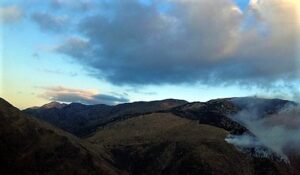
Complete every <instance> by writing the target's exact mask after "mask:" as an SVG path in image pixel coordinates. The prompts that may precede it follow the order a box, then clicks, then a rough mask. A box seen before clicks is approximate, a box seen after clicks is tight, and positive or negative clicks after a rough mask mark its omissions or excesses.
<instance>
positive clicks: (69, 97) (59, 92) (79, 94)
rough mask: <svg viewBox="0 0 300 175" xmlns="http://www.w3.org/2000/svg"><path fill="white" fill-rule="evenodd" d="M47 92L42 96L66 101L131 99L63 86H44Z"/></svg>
mask: <svg viewBox="0 0 300 175" xmlns="http://www.w3.org/2000/svg"><path fill="white" fill-rule="evenodd" d="M43 89H44V90H45V93H43V94H42V95H40V97H42V98H45V99H48V100H51V101H60V102H66V103H72V102H77V103H84V104H107V105H115V104H119V103H126V102H129V100H128V99H127V98H126V97H124V96H114V95H109V94H99V93H98V92H97V91H96V90H82V89H72V88H66V87H63V86H58V87H46V88H45V87H44V88H43Z"/></svg>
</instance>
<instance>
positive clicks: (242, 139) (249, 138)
mask: <svg viewBox="0 0 300 175" xmlns="http://www.w3.org/2000/svg"><path fill="white" fill-rule="evenodd" d="M225 141H226V142H228V143H230V144H233V145H234V146H235V147H236V148H237V149H238V150H240V151H242V152H244V153H247V154H249V155H251V156H253V157H259V158H268V159H272V160H275V161H280V162H286V163H289V159H288V157H287V156H285V155H281V154H278V153H276V152H274V151H272V150H271V149H270V148H268V147H266V146H265V145H264V144H263V143H262V142H261V141H260V140H259V139H258V138H257V137H255V136H254V135H250V134H249V133H246V134H243V135H231V134H230V135H228V136H227V137H226V138H225Z"/></svg>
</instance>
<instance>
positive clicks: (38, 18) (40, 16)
mask: <svg viewBox="0 0 300 175" xmlns="http://www.w3.org/2000/svg"><path fill="white" fill-rule="evenodd" d="M31 19H32V20H33V21H34V22H35V23H36V24H37V25H38V26H39V27H40V29H41V30H43V31H51V32H63V31H67V29H68V28H69V25H70V21H69V18H68V17H67V16H54V15H50V14H48V13H43V12H36V13H33V14H32V15H31Z"/></svg>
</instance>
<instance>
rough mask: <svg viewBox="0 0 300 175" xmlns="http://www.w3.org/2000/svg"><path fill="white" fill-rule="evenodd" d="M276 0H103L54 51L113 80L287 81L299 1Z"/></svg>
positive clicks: (292, 74) (292, 73)
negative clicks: (242, 3) (247, 3)
mask: <svg viewBox="0 0 300 175" xmlns="http://www.w3.org/2000/svg"><path fill="white" fill-rule="evenodd" d="M275 1H276V2H275ZM275 1H252V3H251V7H250V8H249V10H248V11H247V10H246V11H245V12H242V11H240V10H239V9H238V7H237V6H236V5H235V4H234V3H233V2H232V1H230V0H228V1H224V0H197V1H196V0H186V1H182V0H171V1H167V2H160V1H153V3H150V4H147V5H146V4H144V3H141V2H140V1H138V0H130V1H109V2H108V1H105V2H103V3H100V4H95V6H97V7H99V8H98V11H97V12H94V13H87V15H86V16H85V17H82V18H81V19H80V20H79V21H80V22H79V24H78V25H77V26H74V28H76V29H77V30H78V33H79V34H80V36H81V37H80V38H79V37H71V38H70V39H68V40H67V41H65V42H64V43H62V44H60V45H58V46H57V47H56V49H55V50H56V51H57V52H59V53H62V54H66V55H68V56H70V57H72V58H74V59H75V60H76V61H78V62H80V63H81V64H83V65H85V66H87V67H88V68H92V69H93V71H94V72H93V75H94V76H96V77H98V78H101V79H102V78H103V77H104V78H105V79H106V80H108V81H110V82H112V83H114V84H118V85H124V84H129V85H137V84H138V85H147V84H178V83H195V82H200V83H203V84H210V85H220V84H236V83H238V84H246V85H259V86H264V87H270V86H272V85H274V83H276V82H280V81H284V82H287V83H288V82H292V81H295V80H296V79H297V78H298V77H297V69H298V66H297V64H296V63H297V59H296V58H297V55H296V54H297V53H296V45H297V39H296V38H297V36H298V33H299V32H298V31H299V30H297V29H299V24H298V23H295V22H293V21H291V20H295V19H297V16H296V15H295V13H293V10H297V8H298V7H294V6H293V5H294V4H293V3H292V1H284V0H275ZM44 17H45V18H44V19H47V18H48V17H47V16H46V15H45V16H44ZM42 18H43V17H42ZM37 21H40V20H37ZM46 21H47V20H46ZM50 23H51V21H50V22H48V23H47V24H50ZM52 23H53V22H52ZM54 24H55V23H54ZM59 24H60V23H59ZM53 26H55V25H53ZM282 26H285V28H284V29H282ZM48 28H52V27H48ZM55 28H57V27H55Z"/></svg>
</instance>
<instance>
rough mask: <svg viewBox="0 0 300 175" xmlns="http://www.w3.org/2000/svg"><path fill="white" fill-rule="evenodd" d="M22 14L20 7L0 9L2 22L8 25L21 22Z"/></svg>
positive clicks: (0, 20)
mask: <svg viewBox="0 0 300 175" xmlns="http://www.w3.org/2000/svg"><path fill="white" fill-rule="evenodd" d="M22 14H23V13H22V10H21V8H20V7H18V6H5V7H0V22H2V23H4V24H7V23H13V22H16V21H19V20H20V19H21V18H22V16H23V15H22Z"/></svg>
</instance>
